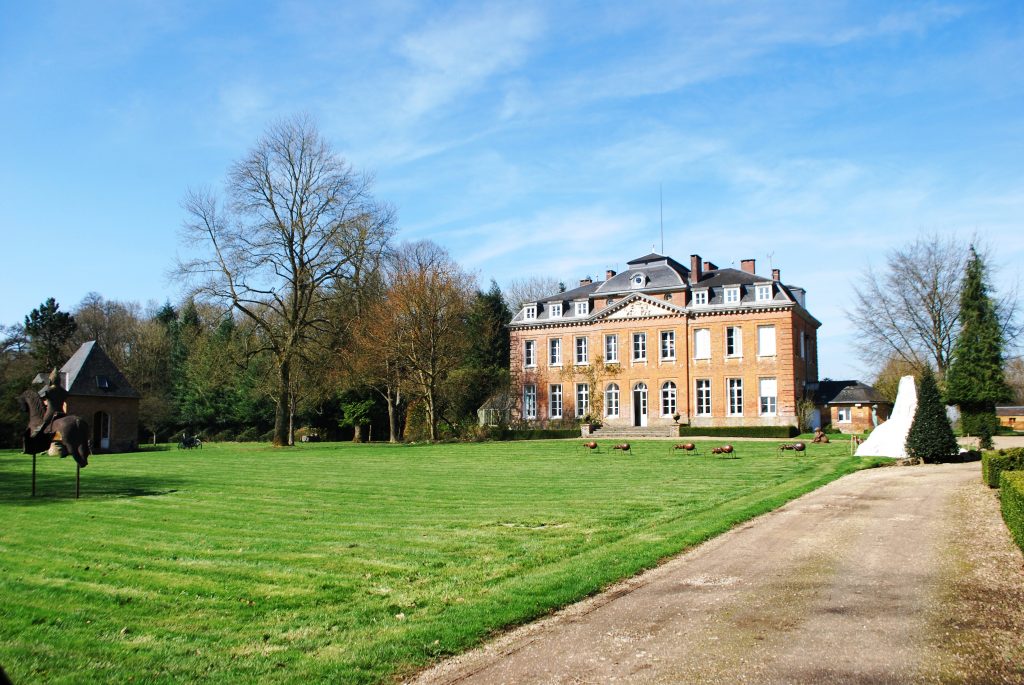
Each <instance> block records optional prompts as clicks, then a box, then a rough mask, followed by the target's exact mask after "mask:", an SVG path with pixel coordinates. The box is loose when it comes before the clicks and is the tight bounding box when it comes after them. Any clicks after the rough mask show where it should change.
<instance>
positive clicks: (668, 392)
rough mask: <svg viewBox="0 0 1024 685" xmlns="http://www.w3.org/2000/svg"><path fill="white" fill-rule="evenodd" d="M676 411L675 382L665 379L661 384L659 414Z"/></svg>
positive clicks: (670, 413)
mask: <svg viewBox="0 0 1024 685" xmlns="http://www.w3.org/2000/svg"><path fill="white" fill-rule="evenodd" d="M675 413H676V384H675V383H673V382H672V381H666V382H665V383H664V384H662V386H661V415H662V416H672V415H673V414H675Z"/></svg>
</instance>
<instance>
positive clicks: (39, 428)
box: [18, 382, 92, 497]
mask: <svg viewBox="0 0 1024 685" xmlns="http://www.w3.org/2000/svg"><path fill="white" fill-rule="evenodd" d="M66 397H67V392H66V391H65V390H64V389H63V388H61V387H60V386H59V385H56V384H54V383H52V382H51V383H48V384H47V385H46V387H44V388H43V389H42V390H40V391H39V392H38V393H37V392H33V391H31V390H26V391H25V392H23V393H21V395H19V396H18V404H19V405H20V406H21V410H22V411H24V412H27V413H28V426H27V427H26V428H25V436H24V437H25V440H24V449H23V451H24V453H25V454H31V455H32V496H33V497H34V496H35V494H36V455H38V454H39V453H40V452H47V451H49V450H50V449H51V448H55V449H56V450H57V454H59V455H60V456H61V457H66V456H68V455H71V457H72V458H74V460H75V463H76V464H77V466H78V469H79V470H81V469H83V468H85V467H86V466H88V465H89V455H90V454H92V447H91V445H90V442H89V424H88V423H86V421H85V420H84V419H83V418H82V417H80V416H75V415H74V414H64V411H63V410H64V406H63V405H64V399H65V398H66ZM43 399H45V400H46V405H47V406H46V407H44V406H43ZM75 482H76V484H75V496H76V497H77V496H78V479H77V471H76V481H75Z"/></svg>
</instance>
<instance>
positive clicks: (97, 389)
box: [60, 340, 141, 452]
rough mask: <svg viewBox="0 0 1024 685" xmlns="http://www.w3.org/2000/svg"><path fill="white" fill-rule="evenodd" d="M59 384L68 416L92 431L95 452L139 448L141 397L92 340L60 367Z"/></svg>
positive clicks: (126, 450)
mask: <svg viewBox="0 0 1024 685" xmlns="http://www.w3.org/2000/svg"><path fill="white" fill-rule="evenodd" d="M60 383H61V385H62V386H63V387H64V389H65V390H67V391H68V399H67V413H68V414H77V415H78V416H81V417H82V418H83V419H85V420H86V421H88V422H89V426H90V427H91V428H92V449H93V451H94V452H129V451H131V450H134V449H135V448H136V447H138V437H139V400H140V399H141V396H140V395H139V393H138V392H136V391H135V389H134V388H133V387H132V386H131V385H130V384H129V383H128V379H127V378H125V377H124V374H122V373H121V371H120V369H118V368H117V366H115V365H114V362H112V361H111V360H110V357H108V356H107V353H106V352H104V351H103V348H102V347H100V346H99V344H98V343H97V342H96V341H95V340H91V341H89V342H87V343H84V344H83V345H82V346H81V347H79V348H78V350H77V351H76V352H75V353H74V354H73V355H71V358H70V359H68V361H67V363H66V364H64V366H62V367H61V369H60Z"/></svg>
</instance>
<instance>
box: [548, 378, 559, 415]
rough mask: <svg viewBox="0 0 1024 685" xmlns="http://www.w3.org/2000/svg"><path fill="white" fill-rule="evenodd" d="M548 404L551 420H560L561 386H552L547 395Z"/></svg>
mask: <svg viewBox="0 0 1024 685" xmlns="http://www.w3.org/2000/svg"><path fill="white" fill-rule="evenodd" d="M548 404H549V405H550V409H551V412H550V413H551V418H553V419H560V418H562V386H561V385H552V386H551V391H550V392H549V393H548Z"/></svg>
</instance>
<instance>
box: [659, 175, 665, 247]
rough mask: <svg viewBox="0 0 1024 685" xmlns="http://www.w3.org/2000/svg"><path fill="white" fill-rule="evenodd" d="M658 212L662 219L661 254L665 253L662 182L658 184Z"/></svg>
mask: <svg viewBox="0 0 1024 685" xmlns="http://www.w3.org/2000/svg"><path fill="white" fill-rule="evenodd" d="M658 214H659V215H660V221H661V254H665V201H664V200H663V199H662V196H661V184H660V183H659V184H658Z"/></svg>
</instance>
